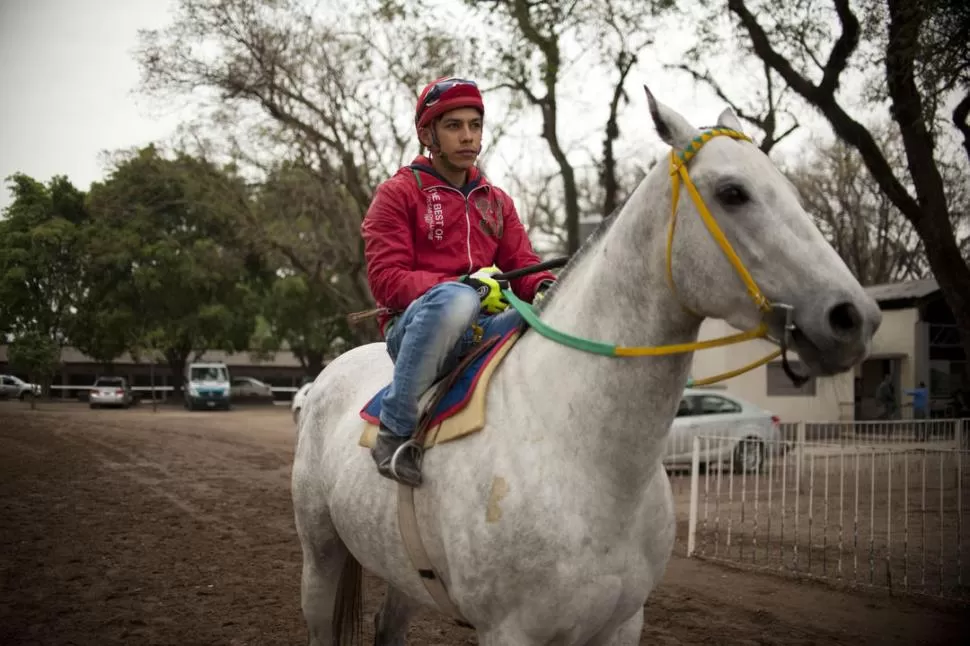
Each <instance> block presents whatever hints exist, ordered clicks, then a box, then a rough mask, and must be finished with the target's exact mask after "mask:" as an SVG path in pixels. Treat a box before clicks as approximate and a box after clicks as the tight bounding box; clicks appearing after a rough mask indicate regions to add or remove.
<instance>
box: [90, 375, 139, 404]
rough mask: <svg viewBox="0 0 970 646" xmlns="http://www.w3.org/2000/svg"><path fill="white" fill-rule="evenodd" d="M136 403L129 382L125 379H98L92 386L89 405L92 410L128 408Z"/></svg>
mask: <svg viewBox="0 0 970 646" xmlns="http://www.w3.org/2000/svg"><path fill="white" fill-rule="evenodd" d="M133 401H134V397H133V396H132V394H131V388H130V387H129V386H128V380H127V379H125V378H124V377H98V378H97V379H95V381H94V385H93V386H91V393H90V394H89V395H88V403H89V405H90V406H91V408H98V407H99V406H120V407H121V408H128V407H129V406H131V404H132V402H133Z"/></svg>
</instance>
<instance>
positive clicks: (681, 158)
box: [615, 128, 781, 386]
mask: <svg viewBox="0 0 970 646" xmlns="http://www.w3.org/2000/svg"><path fill="white" fill-rule="evenodd" d="M718 136H724V137H731V138H732V139H739V140H743V141H749V142H750V141H751V139H750V137H748V136H747V135H745V134H743V133H740V132H737V131H736V130H731V129H729V128H712V129H710V130H705V131H704V132H703V133H701V134H700V135H699V136H698V137H696V138H695V139H694V140H693V141H692V142H691V143H690V145H689V146H688V147H687V148H686V149H685V150H684V151H682V152H680V153H675V152H674V151H671V152H670V179H671V181H672V182H673V199H672V201H671V212H670V225H669V228H668V231H667V282H668V284H669V285H670V290H671V292H673V294H674V296H675V297H676V296H677V289H676V287H675V285H674V275H673V243H674V231H675V229H676V227H677V204H678V202H679V200H680V183H681V182H683V183H684V186H685V187H687V192H688V193H689V194H690V197H691V199H692V200H693V201H694V205H695V206H696V207H697V211H698V213H700V216H701V218H702V219H703V220H704V224H705V225H706V226H707V230H708V231H709V232H710V233H711V236H712V237H713V238H714V240H715V241H717V244H718V245H719V246H720V247H721V251H723V252H724V255H725V257H727V259H728V261H729V262H730V263H731V265H732V266H733V267H734V269H735V271H737V272H738V275H739V276H740V277H741V280H742V281H743V282H744V284H745V287H746V288H747V290H748V294H749V295H750V296H751V299H752V300H753V301H754V303H755V305H756V306H757V307H758V309H759V310H761V311H762V312H764V313H768V312H770V311H771V305H770V304H769V302H768V299H767V298H765V296H764V294H762V293H761V290H760V289H759V288H758V285H757V284H756V283H755V282H754V279H753V278H752V277H751V274H750V273H749V272H748V270H747V268H746V267H745V266H744V263H742V262H741V258H739V257H738V254H737V253H736V252H735V251H734V248H733V247H732V246H731V243H730V242H729V241H728V239H727V237H726V236H725V235H724V232H723V231H722V230H721V227H719V226H718V224H717V220H715V219H714V216H712V215H711V212H710V211H709V210H708V208H707V205H706V204H704V199H703V198H702V197H701V195H700V193H698V192H697V187H695V186H694V182H692V181H691V179H690V175H688V173H687V162H688V161H690V160H691V158H693V157H694V155H696V154H697V151H698V150H700V148H701V146H703V145H704V144H705V143H707V142H708V141H710V140H711V139H713V138H714V137H718ZM678 300H680V299H679V298H678ZM681 306H682V307H684V309H686V310H687V311H689V312H691V313H693V314H696V313H695V312H693V311H692V310H690V308H688V307H687V306H685V305H684V304H683V302H681ZM767 335H768V326H767V325H765V324H764V323H761V324H759V325H758V326H757V327H755V328H753V329H751V330H748V331H747V332H740V333H738V334H732V335H729V336H725V337H720V338H717V339H708V340H705V341H695V342H693V343H680V344H675V345H665V346H659V347H649V346H634V347H618V348H616V350H615V352H616V355H617V356H627V357H641V356H658V355H667V354H679V353H683V352H691V351H694V350H706V349H709V348H716V347H721V346H726V345H732V344H735V343H741V342H743V341H748V340H750V339H761V338H765V337H767ZM780 355H781V350H780V349H779V350H775V351H774V352H772V353H770V354H769V355H767V356H765V357H762V358H761V359H758V360H757V361H753V362H751V363H749V364H748V365H746V366H742V367H741V368H738V369H736V370H731V371H728V372H724V373H721V374H719V375H715V376H713V377H706V378H704V379H692V380H691V381H690V382H689V384H688V385H694V386H704V385H707V384H713V383H717V382H719V381H723V380H725V379H730V378H732V377H736V376H738V375H741V374H744V373H746V372H748V371H749V370H753V369H755V368H757V367H758V366H761V365H764V364H765V363H768V362H769V361H771V360H772V359H775V358H777V357H778V356H780Z"/></svg>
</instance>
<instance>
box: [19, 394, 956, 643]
mask: <svg viewBox="0 0 970 646" xmlns="http://www.w3.org/2000/svg"><path fill="white" fill-rule="evenodd" d="M292 449H293V426H292V422H291V420H290V418H289V411H288V410H287V409H286V408H282V407H274V408H259V409H256V408H250V409H246V408H239V409H237V410H234V411H232V412H229V413H215V412H213V413H188V412H185V411H181V410H178V409H165V410H160V411H159V412H158V413H152V411H151V409H150V408H148V407H142V408H135V409H132V410H118V411H113V410H106V411H91V410H88V409H87V408H85V407H83V406H79V405H76V404H61V403H43V404H41V405H40V407H39V409H38V410H36V411H31V410H29V405H26V404H23V403H21V402H0V550H2V554H3V558H2V560H0V644H11V645H14V644H24V645H27V644H43V645H65V646H66V645H69V644H70V645H75V646H80V645H86V644H98V645H109V644H226V645H230V646H242V645H255V644H267V645H268V644H304V643H305V640H306V632H305V629H304V626H303V621H302V617H301V614H300V599H299V580H300V554H299V544H298V541H297V538H296V534H295V531H294V529H293V520H292V510H291V504H290V498H289V473H290V461H291V456H292ZM678 525H679V526H682V524H681V523H678ZM680 538H683V537H682V536H681V537H680ZM366 594H367V596H366V608H365V611H366V613H367V615H366V616H367V617H368V618H369V617H370V615H371V614H372V613H373V612H374V611H375V610H376V608H377V606H378V603H379V601H380V597H381V594H382V592H381V587H380V582H379V581H377V580H376V579H374V578H372V577H369V578H368V580H367V590H366ZM646 614H647V625H646V627H645V628H644V631H643V638H642V640H641V644H651V645H656V644H660V645H668V644H805V645H807V644H851V645H853V646H858V645H860V644H879V645H892V644H899V645H903V644H917V643H918V644H958V643H970V613H968V608H967V607H966V606H959V605H955V604H942V603H939V602H931V601H929V600H925V599H913V598H908V597H906V598H899V597H889V596H887V595H884V594H879V593H863V592H843V591H837V590H833V589H831V588H829V587H827V586H824V585H822V584H816V583H812V582H797V581H793V580H791V579H789V578H785V577H779V576H774V575H770V574H758V573H751V572H745V571H740V570H736V569H731V568H727V567H724V566H720V565H717V564H713V563H709V562H703V561H698V560H687V559H684V558H682V557H677V556H675V557H674V558H673V560H672V561H671V563H670V566H669V568H668V571H667V575H666V577H665V578H664V580H663V582H662V584H661V585H660V586H659V587H658V588H657V590H655V592H654V593H653V595H652V596H651V598H650V599H649V601H648V603H647V611H646ZM366 623H368V624H369V621H368V622H366ZM368 629H369V626H368ZM366 638H367V640H368V641H367V643H371V642H370V640H372V639H373V637H372V636H371V634H370V633H369V632H368V634H367V635H366ZM409 639H410V641H409V643H411V644H429V645H439V644H440V645H443V644H474V643H475V637H474V634H473V633H472V631H470V630H468V629H465V628H461V627H458V626H456V625H454V624H453V623H451V622H450V621H447V620H443V619H442V618H440V616H438V615H435V614H434V613H432V612H425V613H423V614H421V615H419V617H418V618H417V620H416V621H415V622H414V624H413V625H412V628H411V632H410V635H409Z"/></svg>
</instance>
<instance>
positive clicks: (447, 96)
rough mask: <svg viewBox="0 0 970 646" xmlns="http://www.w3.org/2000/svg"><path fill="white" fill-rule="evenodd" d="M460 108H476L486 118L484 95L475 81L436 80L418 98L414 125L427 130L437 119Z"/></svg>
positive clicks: (453, 78)
mask: <svg viewBox="0 0 970 646" xmlns="http://www.w3.org/2000/svg"><path fill="white" fill-rule="evenodd" d="M458 108H475V109H476V110H478V111H479V112H480V113H482V116H485V104H484V103H483V102H482V93H481V92H479V91H478V85H476V84H475V81H468V80H465V79H460V78H455V77H453V76H451V77H449V76H444V77H442V78H439V79H435V80H434V81H432V82H431V83H429V84H428V86H427V87H425V88H424V90H423V91H422V92H421V96H419V97H418V105H417V108H416V109H415V111H414V125H415V127H417V128H426V127H427V126H428V124H430V123H431V121H432V120H433V119H434V118H435V117H440V116H441V115H443V114H444V113H445V112H448V111H449V110H456V109H458Z"/></svg>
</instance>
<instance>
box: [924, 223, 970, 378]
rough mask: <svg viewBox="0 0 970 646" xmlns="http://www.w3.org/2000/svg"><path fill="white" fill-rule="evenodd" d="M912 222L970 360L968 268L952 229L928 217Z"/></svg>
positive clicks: (969, 280) (967, 357)
mask: <svg viewBox="0 0 970 646" xmlns="http://www.w3.org/2000/svg"><path fill="white" fill-rule="evenodd" d="M915 224H916V230H917V232H918V233H919V235H920V237H921V238H922V239H923V241H924V243H925V245H926V259H927V260H928V261H929V263H930V269H931V270H932V272H933V275H934V276H935V277H936V282H937V283H938V284H939V286H940V291H942V292H943V298H944V300H945V301H946V304H947V305H948V306H949V308H950V311H951V312H953V318H954V319H955V320H956V324H957V329H959V330H960V338H961V341H962V343H963V352H964V356H965V358H966V360H967V361H970V267H968V266H967V263H966V262H965V261H964V260H963V256H962V255H961V254H960V248H959V247H958V246H957V244H956V239H955V238H954V237H953V231H952V230H951V229H949V228H943V229H941V228H940V227H938V226H936V223H935V222H934V221H933V219H931V218H924V219H922V220H920V221H919V222H917V223H915ZM965 372H970V368H965Z"/></svg>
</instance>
